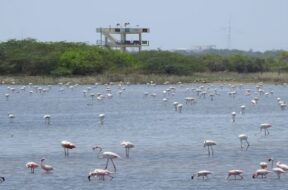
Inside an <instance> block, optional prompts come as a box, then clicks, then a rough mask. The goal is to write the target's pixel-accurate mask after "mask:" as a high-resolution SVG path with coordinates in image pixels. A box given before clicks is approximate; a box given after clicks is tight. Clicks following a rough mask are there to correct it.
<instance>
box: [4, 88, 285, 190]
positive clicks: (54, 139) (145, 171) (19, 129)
mask: <svg viewBox="0 0 288 190" xmlns="http://www.w3.org/2000/svg"><path fill="white" fill-rule="evenodd" d="M170 86H174V87H175V89H176V91H175V93H174V94H173V93H170V95H168V93H166V94H164V93H163V91H164V90H166V89H168V88H169V87H170ZM200 86H203V87H202V90H206V91H207V95H206V97H201V96H197V92H196V90H195V89H197V88H199V87H200ZM10 87H11V88H14V89H15V90H14V92H12V91H11V90H9V89H8V86H7V85H2V86H0V140H1V144H0V149H1V153H0V176H4V177H5V178H6V181H5V182H3V183H2V184H0V189H7V190H8V189H17V190H20V189H21V190H33V189H41V190H50V189H51V190H52V189H62V190H65V189H67V190H68V189H69V190H71V189H73V190H74V189H75V190H78V189H102V190H105V189H125V190H127V189H137V190H141V189H143V190H144V189H145V190H146V189H165V190H166V189H183V190H184V189H185V190H186V189H209V188H211V189H214V190H215V189H262V190H263V189H267V190H268V189H269V190H270V189H287V187H288V180H287V179H288V175H287V174H285V175H282V176H281V179H280V180H279V179H277V177H276V175H275V174H274V173H270V174H268V176H267V178H266V179H252V173H253V172H255V171H256V170H257V169H258V168H259V162H262V161H266V162H267V159H268V158H270V157H273V158H274V159H275V160H280V161H282V162H283V163H288V150H287V143H288V120H287V110H281V109H280V107H279V104H278V102H277V98H278V97H280V98H281V99H282V100H288V86H286V85H268V84H264V86H263V87H262V88H261V89H263V90H264V92H267V93H269V94H267V95H260V94H259V92H258V90H257V89H256V87H255V84H245V85H242V86H240V85H236V87H235V91H236V92H237V95H236V96H235V97H234V98H233V97H232V96H229V95H228V93H229V92H231V91H233V89H232V87H231V85H228V84H225V85H224V86H222V87H221V86H220V84H213V85H210V84H204V85H203V84H184V85H182V86H181V85H153V86H152V85H128V86H124V87H125V90H123V93H122V94H121V95H119V94H118V91H119V90H120V87H119V86H118V85H111V86H110V88H111V94H113V97H112V98H110V99H109V98H107V93H109V92H108V91H107V90H106V89H107V87H108V86H106V85H97V86H96V85H90V86H73V88H72V87H69V86H60V85H53V86H51V87H50V88H49V87H47V86H37V87H36V86H27V87H26V89H25V90H21V89H20V88H21V86H17V85H11V86H10ZM39 87H41V88H47V89H48V88H49V89H50V90H49V91H48V92H45V93H40V92H36V89H37V88H39ZM87 89H91V90H90V92H88V95H87V96H86V97H85V96H84V95H83V91H84V90H87ZM215 89H217V95H215V97H214V100H213V101H211V100H210V97H209V96H208V95H209V93H212V92H213V93H214V92H215ZM246 89H251V95H250V96H246V95H245V92H246ZM29 91H33V93H30V92H29ZM271 91H273V94H270V92H271ZM145 92H148V93H149V95H148V96H146V97H145V96H144V93H145ZM6 93H9V95H10V96H9V98H8V100H6V98H5V94H6ZM90 93H95V94H97V93H101V94H103V95H105V96H106V98H105V99H104V100H101V101H99V100H97V99H96V97H95V98H94V100H93V101H92V98H91V96H89V94H90ZM153 93H155V94H156V96H155V97H153V96H151V95H150V94H153ZM188 96H193V97H194V98H195V99H196V103H194V104H192V105H188V104H185V97H188ZM255 96H257V97H259V101H258V104H256V105H253V104H252V103H251V100H252V99H253V98H254V97H255ZM164 97H166V98H167V99H168V101H167V102H163V101H162V99H163V98H164ZM175 101H177V102H181V103H182V104H183V110H182V113H178V112H176V111H175V110H174V107H173V102H175ZM241 105H245V106H246V113H245V114H240V106H241ZM232 111H235V112H236V113H237V116H236V121H235V123H233V122H232V120H231V112H232ZM8 113H13V114H14V115H15V118H14V119H13V121H10V120H9V118H8ZM100 113H105V116H106V117H105V121H104V125H103V126H101V125H100V121H99V118H98V115H99V114H100ZM45 114H50V115H51V125H49V126H48V125H45V122H44V119H43V116H44V115H45ZM262 123H271V124H272V126H273V127H272V128H271V129H270V135H268V136H264V134H263V133H262V134H260V129H259V126H260V124H262ZM241 133H245V134H247V135H248V136H249V138H248V140H249V143H250V144H251V146H250V147H249V149H248V150H247V151H245V150H241V149H240V141H239V138H238V135H239V134H241ZM206 139H211V140H214V141H216V142H217V145H216V146H214V156H208V154H207V149H205V148H204V147H203V141H204V140H206ZM62 140H68V141H71V142H73V143H75V144H76V146H77V147H76V149H73V150H71V151H70V156H69V157H64V151H63V148H62V147H61V144H60V143H61V141H62ZM123 140H129V141H131V142H133V143H134V144H135V148H134V149H131V151H130V158H129V159H126V158H125V149H124V148H123V147H122V146H121V145H120V143H121V142H122V141H123ZM96 144H98V145H101V146H102V147H103V150H104V151H113V152H115V153H118V154H119V155H120V156H121V157H122V159H117V160H115V164H116V166H117V172H116V173H115V174H113V176H114V178H113V179H112V180H111V181H110V180H108V178H107V180H105V181H100V180H98V179H97V178H92V180H91V181H90V182H89V181H88V179H87V175H88V173H89V171H91V170H93V169H95V168H103V167H104V166H105V160H103V159H97V154H96V152H95V151H92V147H93V146H95V145H96ZM43 157H45V158H46V161H45V162H46V163H47V164H50V165H52V166H53V167H54V171H53V172H52V173H50V174H46V173H44V172H43V171H42V170H41V169H40V168H37V169H36V170H35V174H31V173H30V170H29V169H27V168H25V163H26V162H28V161H35V162H37V163H40V159H41V158H43ZM269 168H270V165H269ZM109 169H110V170H111V171H113V168H112V167H111V166H109ZM203 169H206V170H210V171H212V172H213V174H212V175H210V176H209V179H208V180H204V181H203V180H202V179H201V178H199V179H197V178H196V179H194V180H191V175H192V174H193V173H195V172H197V171H199V170H203ZM230 169H243V170H244V174H243V177H244V179H243V180H226V179H225V178H226V177H227V171H228V170H230Z"/></svg>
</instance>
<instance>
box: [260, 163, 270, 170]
mask: <svg viewBox="0 0 288 190" xmlns="http://www.w3.org/2000/svg"><path fill="white" fill-rule="evenodd" d="M259 165H260V167H261V169H267V167H268V164H267V162H260V163H259Z"/></svg>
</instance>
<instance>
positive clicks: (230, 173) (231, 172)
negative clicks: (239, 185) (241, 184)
mask: <svg viewBox="0 0 288 190" xmlns="http://www.w3.org/2000/svg"><path fill="white" fill-rule="evenodd" d="M242 173H243V170H229V171H228V176H227V178H226V179H227V180H228V179H230V176H234V179H235V180H236V179H237V178H236V177H237V176H240V179H243V176H242V175H241V174H242Z"/></svg>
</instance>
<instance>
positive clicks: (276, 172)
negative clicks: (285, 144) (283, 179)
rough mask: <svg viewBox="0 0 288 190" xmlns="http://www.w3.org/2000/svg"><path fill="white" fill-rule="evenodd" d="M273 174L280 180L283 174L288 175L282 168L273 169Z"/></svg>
mask: <svg viewBox="0 0 288 190" xmlns="http://www.w3.org/2000/svg"><path fill="white" fill-rule="evenodd" d="M272 170H273V172H274V173H275V174H276V175H277V177H278V179H280V175H281V174H283V173H286V171H285V170H283V169H282V168H279V167H278V168H272Z"/></svg>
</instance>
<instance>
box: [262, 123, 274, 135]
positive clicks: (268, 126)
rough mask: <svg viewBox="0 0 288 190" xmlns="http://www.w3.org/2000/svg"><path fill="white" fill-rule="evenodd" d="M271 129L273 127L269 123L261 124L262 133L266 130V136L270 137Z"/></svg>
mask: <svg viewBox="0 0 288 190" xmlns="http://www.w3.org/2000/svg"><path fill="white" fill-rule="evenodd" d="M271 127H272V125H271V124H269V123H263V124H261V125H260V133H261V132H262V130H264V134H265V136H266V135H269V131H268V128H271Z"/></svg>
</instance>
